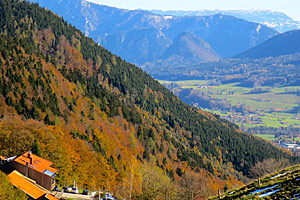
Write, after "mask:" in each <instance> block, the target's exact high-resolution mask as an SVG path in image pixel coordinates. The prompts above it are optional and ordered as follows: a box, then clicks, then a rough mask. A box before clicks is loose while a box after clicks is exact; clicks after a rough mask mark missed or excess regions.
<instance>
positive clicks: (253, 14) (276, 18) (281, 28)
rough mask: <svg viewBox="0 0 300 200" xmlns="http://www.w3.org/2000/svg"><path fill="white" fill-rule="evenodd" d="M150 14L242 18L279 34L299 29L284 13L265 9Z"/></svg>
mask: <svg viewBox="0 0 300 200" xmlns="http://www.w3.org/2000/svg"><path fill="white" fill-rule="evenodd" d="M149 11H150V12H153V13H156V14H160V15H164V16H167V15H172V16H205V15H215V14H224V15H231V16H235V17H238V18H242V19H245V20H248V21H253V22H257V23H260V24H264V25H266V26H268V27H270V28H274V29H275V30H277V31H278V32H280V33H283V32H286V31H290V30H293V29H299V28H300V22H299V21H295V20H293V19H292V18H290V17H289V16H287V15H286V14H285V13H281V12H276V11H271V10H265V9H252V10H199V11H181V10H177V11H176V10H168V11H161V10H149Z"/></svg>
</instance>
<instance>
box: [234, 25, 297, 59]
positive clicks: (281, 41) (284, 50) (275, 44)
mask: <svg viewBox="0 0 300 200" xmlns="http://www.w3.org/2000/svg"><path fill="white" fill-rule="evenodd" d="M299 41H300V30H295V31H289V32H286V33H282V34H280V35H277V36H275V37H273V38H271V39H269V40H267V41H265V42H263V43H262V44H260V45H258V46H255V47H253V48H251V49H249V50H247V51H245V52H243V53H241V54H238V55H237V56H235V57H236V58H264V57H276V56H282V55H289V54H296V53H300V45H299Z"/></svg>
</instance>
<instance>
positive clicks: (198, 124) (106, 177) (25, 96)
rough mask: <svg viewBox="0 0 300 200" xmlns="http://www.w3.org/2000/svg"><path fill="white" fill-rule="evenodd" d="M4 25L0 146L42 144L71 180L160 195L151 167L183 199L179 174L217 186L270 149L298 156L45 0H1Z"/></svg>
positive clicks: (0, 26) (271, 153)
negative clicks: (134, 60) (117, 50)
mask: <svg viewBox="0 0 300 200" xmlns="http://www.w3.org/2000/svg"><path fill="white" fill-rule="evenodd" d="M0 32H1V33H0V34H1V37H0V66H1V71H0V105H1V106H0V113H1V116H0V117H1V120H0V138H1V139H0V155H2V156H6V157H7V156H12V155H16V154H20V153H23V152H24V151H27V150H32V151H33V153H35V154H37V155H41V156H42V157H44V158H46V159H49V160H51V161H52V162H54V167H56V168H58V169H59V171H58V176H57V177H56V179H57V182H58V183H59V184H61V185H64V184H67V185H71V184H72V182H73V180H76V183H77V185H78V186H80V187H88V188H93V189H96V188H99V187H105V188H108V189H109V190H113V191H115V193H116V195H118V196H120V197H126V198H128V196H131V197H135V198H137V199H149V198H151V199H152V197H151V195H153V194H151V192H150V191H153V190H151V189H148V188H149V187H151V186H152V185H151V184H149V182H147V181H148V180H149V179H147V176H149V173H150V172H151V173H152V174H154V175H157V176H159V177H157V179H155V178H153V181H155V180H159V181H158V182H159V183H160V184H159V185H157V186H156V187H159V190H158V191H159V192H157V193H155V194H154V195H155V197H157V198H158V199H162V198H165V197H168V198H167V199H175V197H176V196H177V194H176V188H174V187H175V186H174V183H173V182H172V181H175V182H176V183H181V182H182V180H185V179H186V177H189V175H191V174H192V175H194V176H193V177H200V178H199V180H204V179H205V180H207V181H205V184H207V185H206V189H205V191H212V192H211V193H214V192H215V191H216V190H217V189H218V188H223V187H225V185H227V187H234V186H235V185H237V184H240V182H239V181H237V179H240V180H242V177H243V176H247V175H248V173H249V170H250V168H251V167H253V166H254V165H255V164H256V163H257V162H260V161H263V160H264V159H266V158H276V159H280V158H287V159H289V160H290V161H291V162H296V161H297V160H298V158H295V157H292V156H291V155H289V154H288V153H286V152H283V151H281V150H279V149H277V148H275V147H273V146H272V145H271V144H270V143H267V142H265V141H263V140H260V139H257V138H255V137H253V136H249V135H247V134H245V133H242V132H240V131H239V130H238V129H237V126H236V125H234V124H231V123H229V122H227V121H225V120H221V119H219V117H218V116H213V115H211V114H208V113H206V112H203V111H201V110H199V109H197V108H193V107H191V106H189V105H187V104H184V103H183V102H182V101H180V100H179V99H178V97H176V96H175V95H173V94H172V93H171V92H170V91H169V90H167V89H166V88H164V87H163V86H161V85H160V84H159V83H158V82H157V81H155V80H154V79H153V78H151V77H150V76H149V75H147V74H146V73H145V72H143V71H142V70H141V69H139V68H138V67H136V66H134V65H132V64H130V63H127V62H126V61H124V60H122V59H121V58H120V57H117V56H115V55H113V54H111V53H110V52H109V51H107V50H106V49H104V48H103V47H101V46H100V45H98V44H97V43H95V42H94V41H93V40H92V39H90V38H87V37H85V36H84V34H83V33H81V32H80V31H79V30H77V29H76V28H75V27H73V26H72V25H70V24H68V23H67V22H66V21H64V20H62V19H61V18H60V17H59V16H57V15H55V14H53V13H52V12H51V11H47V10H45V9H42V8H40V7H39V6H38V5H37V4H30V3H27V2H25V1H17V0H12V1H6V0H0ZM149 166H150V167H149ZM154 166H155V167H154ZM154 175H153V176H154ZM148 178H149V177H148ZM203 184H204V183H203ZM133 185H134V186H135V187H133ZM182 185H183V184H179V188H180V187H182ZM173 191H174V192H173ZM166 192H172V194H170V193H166ZM211 193H210V194H211ZM210 194H209V193H205V194H204V193H203V194H202V195H203V196H204V195H207V196H208V195H210ZM172 195H173V196H172ZM149 196H150V197H149Z"/></svg>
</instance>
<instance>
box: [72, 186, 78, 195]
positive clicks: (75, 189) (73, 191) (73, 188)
mask: <svg viewBox="0 0 300 200" xmlns="http://www.w3.org/2000/svg"><path fill="white" fill-rule="evenodd" d="M71 192H72V193H75V194H77V193H79V190H78V188H77V187H72V191H71Z"/></svg>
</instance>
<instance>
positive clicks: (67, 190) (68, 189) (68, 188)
mask: <svg viewBox="0 0 300 200" xmlns="http://www.w3.org/2000/svg"><path fill="white" fill-rule="evenodd" d="M63 191H64V192H72V188H71V187H63Z"/></svg>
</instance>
